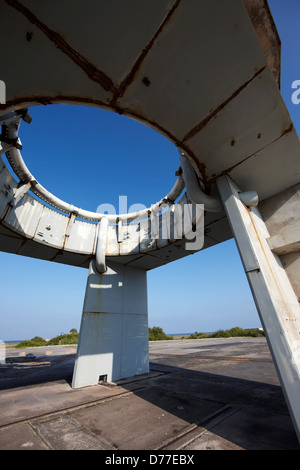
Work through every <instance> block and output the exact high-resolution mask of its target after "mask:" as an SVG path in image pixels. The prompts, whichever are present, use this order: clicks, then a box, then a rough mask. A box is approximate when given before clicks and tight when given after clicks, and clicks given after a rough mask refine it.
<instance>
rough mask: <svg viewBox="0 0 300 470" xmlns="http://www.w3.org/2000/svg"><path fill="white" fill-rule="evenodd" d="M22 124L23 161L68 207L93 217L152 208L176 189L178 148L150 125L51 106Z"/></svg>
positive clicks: (35, 110)
mask: <svg viewBox="0 0 300 470" xmlns="http://www.w3.org/2000/svg"><path fill="white" fill-rule="evenodd" d="M30 114H31V116H32V122H31V124H30V125H28V124H26V123H25V122H23V121H22V123H21V127H20V131H19V137H20V139H21V142H22V145H23V149H22V152H21V153H22V157H23V158H24V161H25V163H26V165H27V167H28V169H29V170H30V172H31V173H32V174H33V175H34V177H35V178H36V180H37V181H38V182H39V183H40V184H41V185H43V186H44V187H45V188H46V189H47V190H48V191H50V192H51V193H52V194H54V195H55V196H57V197H58V198H60V199H62V200H63V201H65V202H68V203H70V204H73V205H74V206H77V207H79V208H82V209H86V210H89V211H93V212H103V209H104V208H105V206H106V205H107V206H108V205H112V206H113V207H114V208H115V210H116V213H124V212H126V209H127V212H134V211H138V210H140V209H141V208H142V206H144V207H149V206H151V205H152V204H154V203H156V202H157V201H159V200H160V199H161V198H162V197H164V196H165V195H166V194H167V193H168V192H169V190H170V189H171V188H172V187H173V185H174V183H175V181H176V176H175V171H176V170H177V168H178V166H179V160H178V152H177V148H176V147H175V145H174V144H172V143H171V142H170V141H168V140H167V139H166V138H165V137H164V136H162V135H160V134H159V133H158V132H156V131H154V130H153V129H151V128H149V127H147V126H146V125H144V124H142V123H140V122H137V121H134V120H133V119H130V118H127V117H125V116H120V115H118V114H115V113H113V112H109V111H107V110H103V109H99V108H92V107H85V106H77V105H49V106H47V107H44V106H36V107H32V108H30Z"/></svg>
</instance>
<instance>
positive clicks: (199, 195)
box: [179, 149, 224, 212]
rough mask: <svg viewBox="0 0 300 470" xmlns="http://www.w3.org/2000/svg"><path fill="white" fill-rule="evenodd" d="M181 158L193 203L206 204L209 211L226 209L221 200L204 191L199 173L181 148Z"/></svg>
mask: <svg viewBox="0 0 300 470" xmlns="http://www.w3.org/2000/svg"><path fill="white" fill-rule="evenodd" d="M179 159H180V166H181V169H182V174H183V179H184V182H185V186H186V192H187V195H188V198H189V199H190V201H191V202H192V203H193V204H204V209H205V210H206V211H207V212H222V211H223V210H224V209H223V205H222V202H221V200H220V199H218V198H216V197H212V196H209V195H208V194H205V193H204V191H203V190H202V189H201V186H200V182H199V178H198V176H197V173H196V172H195V170H194V168H193V167H192V165H191V164H190V162H189V161H188V159H187V157H186V156H185V154H184V152H183V151H182V150H180V149H179Z"/></svg>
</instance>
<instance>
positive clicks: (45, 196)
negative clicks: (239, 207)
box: [4, 145, 185, 223]
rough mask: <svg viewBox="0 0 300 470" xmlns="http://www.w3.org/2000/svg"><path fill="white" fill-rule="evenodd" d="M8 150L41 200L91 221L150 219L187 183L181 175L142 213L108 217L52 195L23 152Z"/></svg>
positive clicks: (15, 166) (18, 171)
mask: <svg viewBox="0 0 300 470" xmlns="http://www.w3.org/2000/svg"><path fill="white" fill-rule="evenodd" d="M6 148H7V150H4V151H5V153H6V156H7V159H8V161H9V163H10V165H11V167H12V169H13V171H14V172H15V174H16V175H17V176H18V178H19V179H20V181H21V182H26V183H27V182H29V181H30V182H31V183H32V185H31V191H32V192H33V193H34V194H35V195H36V196H38V197H39V198H41V199H42V200H43V201H45V202H46V203H48V204H49V205H51V206H53V207H55V208H56V209H58V210H60V211H62V212H65V213H68V214H73V213H75V214H76V215H77V217H79V218H81V219H86V220H90V221H99V220H101V219H102V218H103V217H106V218H107V219H108V220H109V222H111V223H117V222H118V221H119V220H122V221H123V222H125V223H126V222H127V223H128V222H132V221H134V220H141V219H146V218H149V215H150V213H151V212H153V211H155V212H159V211H160V210H161V209H162V208H163V206H165V205H166V204H170V203H171V204H173V203H174V202H175V200H176V199H177V198H178V197H179V196H180V194H181V193H182V191H183V190H184V188H185V183H184V179H183V177H182V175H179V176H178V177H177V180H176V182H175V184H174V186H173V188H172V189H171V191H170V192H169V193H168V194H167V195H166V196H165V197H164V198H162V199H161V200H160V201H158V202H157V203H156V204H154V205H153V206H151V207H149V208H146V209H144V210H142V211H139V212H131V213H129V214H117V215H108V214H100V213H97V212H91V211H86V210H84V209H80V208H78V207H75V206H73V205H72V204H69V203H67V202H65V201H63V200H61V199H59V198H58V197H56V196H54V194H52V193H50V192H49V191H48V190H47V189H46V188H44V187H43V186H42V185H41V184H40V183H38V182H37V181H36V179H35V178H34V176H33V175H32V174H31V173H30V171H29V170H28V168H27V166H26V164H25V162H24V160H23V158H22V155H21V152H20V150H19V149H18V148H16V147H11V146H10V145H8V146H7V147H6Z"/></svg>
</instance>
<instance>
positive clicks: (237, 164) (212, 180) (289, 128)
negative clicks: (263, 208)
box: [208, 123, 294, 184]
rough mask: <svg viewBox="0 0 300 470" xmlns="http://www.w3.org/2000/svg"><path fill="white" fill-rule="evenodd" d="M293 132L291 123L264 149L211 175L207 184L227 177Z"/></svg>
mask: <svg viewBox="0 0 300 470" xmlns="http://www.w3.org/2000/svg"><path fill="white" fill-rule="evenodd" d="M293 130H294V125H293V123H292V124H290V126H289V127H288V128H287V129H285V130H283V131H282V133H281V134H280V135H279V136H278V137H276V138H275V139H273V140H272V141H271V142H269V143H268V144H267V145H265V146H264V147H262V148H260V149H259V150H256V151H255V152H254V153H252V154H251V155H248V156H247V157H245V158H244V159H243V160H241V161H239V162H237V163H235V164H234V165H232V166H231V167H229V168H226V169H225V170H223V171H222V172H220V173H219V174H216V175H213V176H212V177H210V178H208V184H212V183H214V182H215V181H216V179H217V178H219V177H220V176H222V175H228V174H229V173H230V172H231V171H233V170H234V169H235V168H236V167H238V166H239V165H242V164H243V163H244V162H245V161H247V160H249V158H252V157H255V155H258V154H259V153H260V152H262V151H263V150H265V149H266V148H268V147H269V146H270V145H273V144H274V143H275V142H277V140H279V139H281V138H282V137H284V136H285V135H287V134H290V133H291V132H292V131H293Z"/></svg>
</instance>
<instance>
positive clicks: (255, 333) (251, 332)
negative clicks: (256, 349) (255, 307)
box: [186, 326, 265, 339]
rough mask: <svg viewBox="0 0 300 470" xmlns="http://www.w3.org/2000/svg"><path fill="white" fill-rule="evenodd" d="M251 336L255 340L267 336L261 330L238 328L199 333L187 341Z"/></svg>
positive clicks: (192, 335) (189, 337)
mask: <svg viewBox="0 0 300 470" xmlns="http://www.w3.org/2000/svg"><path fill="white" fill-rule="evenodd" d="M244 336H251V337H254V338H258V337H263V336H265V334H264V332H263V331H262V330H260V329H259V328H248V329H245V330H244V329H243V328H240V327H238V326H235V327H234V328H230V329H229V330H217V331H215V332H214V333H197V331H196V332H195V333H193V334H191V335H190V336H188V337H187V338H186V339H202V338H234V337H244Z"/></svg>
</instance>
